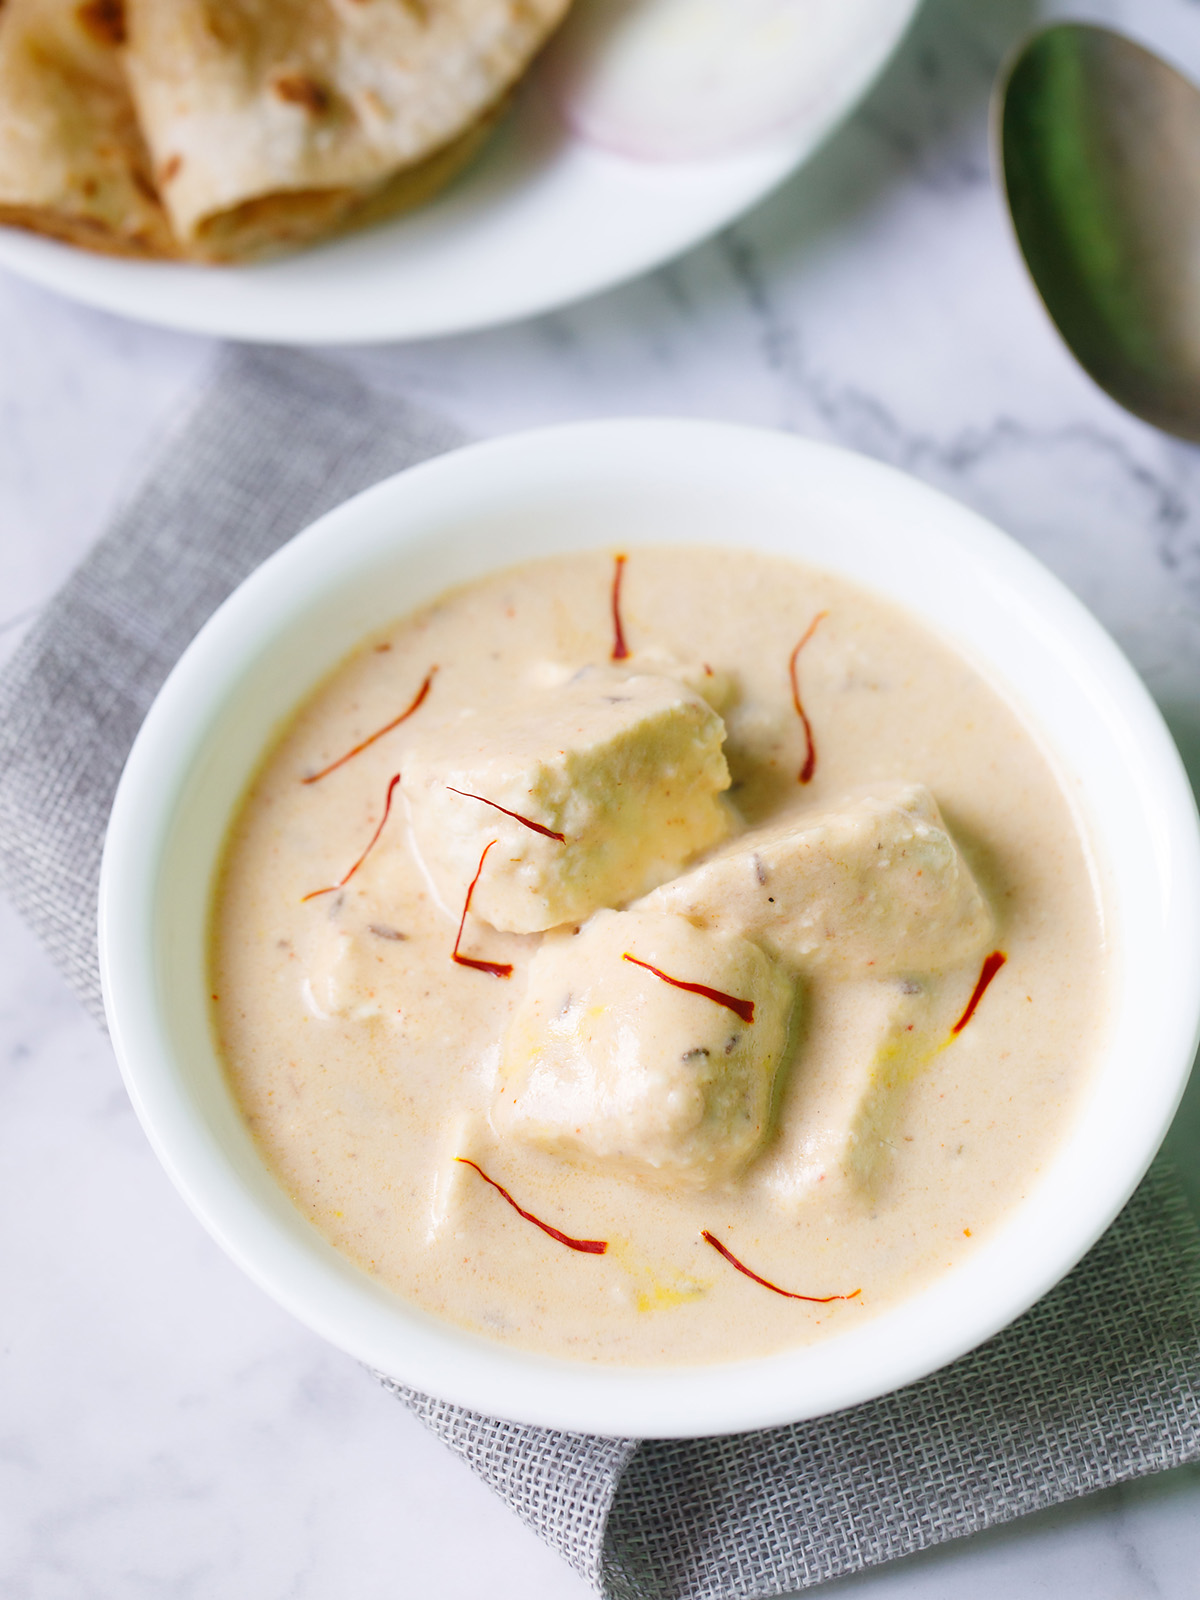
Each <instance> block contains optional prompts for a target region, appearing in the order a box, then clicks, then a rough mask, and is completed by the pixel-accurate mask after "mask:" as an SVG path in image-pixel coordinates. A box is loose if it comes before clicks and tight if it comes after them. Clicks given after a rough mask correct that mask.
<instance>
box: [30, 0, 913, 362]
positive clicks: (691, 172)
mask: <svg viewBox="0 0 1200 1600" xmlns="http://www.w3.org/2000/svg"><path fill="white" fill-rule="evenodd" d="M838 3H840V4H842V5H846V6H855V7H857V8H858V9H859V10H860V11H861V14H862V19H863V24H862V32H863V37H862V41H861V46H860V48H859V49H858V50H857V51H855V52H852V53H850V55H849V56H848V58H847V61H846V65H845V66H844V68H843V70H842V71H840V72H838V73H835V74H832V75H831V76H830V78H829V80H828V81H827V82H825V83H823V84H821V85H819V86H814V89H815V92H814V94H813V96H812V98H811V99H810V100H809V101H808V102H807V110H806V112H805V114H804V117H803V119H802V120H801V121H798V122H797V123H796V124H795V125H794V126H792V127H791V128H789V129H788V131H787V132H786V134H781V135H780V136H779V137H778V138H777V139H775V140H774V141H772V142H771V143H769V144H763V145H758V146H755V147H754V148H753V149H747V150H745V151H743V152H740V153H738V154H735V155H731V156H728V157H727V158H725V159H723V160H719V161H717V160H713V161H696V162H674V163H666V164H655V163H649V162H638V161H632V160H627V159H625V158H623V157H620V156H617V155H612V154H609V153H607V152H605V151H602V150H598V149H595V148H593V147H590V146H588V145H585V144H582V143H580V142H579V141H578V140H576V139H574V138H572V137H571V136H570V134H568V133H567V132H566V130H565V129H564V127H563V125H562V123H561V120H560V119H559V118H558V116H557V115H555V114H554V113H553V112H552V110H551V108H550V106H549V102H548V99H547V97H546V95H545V94H544V92H543V90H542V88H541V86H540V83H539V81H538V79H537V78H536V75H535V77H534V79H533V81H532V82H531V83H530V84H529V85H528V87H527V89H526V91H525V93H524V94H523V95H522V96H521V97H520V99H519V102H518V104H517V106H516V108H515V109H514V112H513V114H512V115H511V117H510V118H509V120H508V123H507V125H506V127H505V128H503V129H502V130H501V131H500V133H498V134H497V136H496V137H495V138H494V139H493V141H492V142H491V144H490V146H489V148H488V150H487V151H486V152H485V154H484V156H483V157H482V158H481V160H480V161H479V162H477V163H476V164H475V165H474V166H473V167H472V168H471V169H470V171H469V172H467V173H466V174H464V176H463V177H462V178H461V179H460V180H459V181H458V182H456V183H455V184H454V185H452V187H451V188H450V189H449V190H447V192H446V193H445V194H444V195H443V196H442V197H440V198H439V199H438V200H435V201H434V202H432V203H431V204H430V205H427V206H424V207H422V208H421V209H420V210H418V211H415V212H413V213H412V214H411V215H410V216H406V217H401V218H398V219H397V220H396V221H394V222H390V223H387V224H384V225H383V226H380V227H378V228H373V229H371V230H369V231H367V232H364V233H360V234H353V235H350V236H348V237H346V238H344V239H338V240H336V241H334V242H332V243H329V244H324V245H319V246H315V247H314V248H312V249H309V250H305V251H303V252H300V253H298V254H296V255H294V256H289V257H286V258H285V259H283V260H280V261H273V262H270V263H266V264H263V265H261V266H250V267H221V268H212V267H192V266H182V265H178V264H175V263H170V262H142V261H124V260H119V259H115V258H112V257H106V256H98V255H94V254H91V253H89V252H88V251H86V250H77V249H74V248H72V247H71V246H69V245H62V244H58V243H56V242H55V241H53V240H50V239H41V238H38V237H36V236H35V235H33V234H26V233H22V232H20V231H19V230H17V229H8V228H0V266H5V267H8V268H9V269H10V270H11V271H13V272H16V273H19V274H21V275H22V276H23V277H26V278H30V279H32V280H33V281H34V282H35V283H39V284H42V285H43V286H44V287H46V288H48V289H54V290H57V291H58V293H60V294H65V295H68V296H69V297H70V298H72V299H74V300H81V301H83V302H84V303H85V304H86V305H92V306H98V307H100V308H101V309H102V310H105V311H115V312H117V313H118V314H120V315H121V316H126V317H133V318H135V319H137V320H138V321H141V322H154V323H159V324H161V325H162V326H164V327H169V328H179V329H182V330H184V331H186V332H189V333H203V334H214V335H217V336H219V337H224V338H230V339H247V340H254V341H258V342H264V343H275V344H302V345H317V344H354V343H379V342H382V341H384V340H391V339H423V338H429V337H431V336H433V335H436V334H447V333H460V332H463V331H465V330H467V329H470V328H481V327H487V326H490V325H492V324H494V323H500V322H509V321H512V320H514V319H516V318H519V317H526V316H532V315H534V314H535V313H537V312H541V311H548V310H551V309H552V308H553V307H555V306H560V305H564V304H566V303H568V302H569V301H572V300H578V299H580V298H582V297H583V296H585V295H589V294H593V293H595V292H596V291H598V290H600V289H604V288H608V287H610V286H611V285H613V284H615V283H620V282H622V281H623V280H624V279H626V278H632V277H635V276H637V274H638V273H641V272H645V271H647V270H649V269H650V268H651V267H654V266H657V265H658V264H659V263H660V262H663V261H666V260H669V259H670V258H671V257H672V256H675V255H678V254H679V252H680V251H683V250H686V249H688V248H689V246H691V245H693V244H695V243H697V242H698V241H699V240H701V239H703V238H705V237H707V235H709V234H711V233H713V232H715V231H716V230H717V229H719V228H721V227H724V225H725V224H726V223H728V222H730V221H731V220H732V219H733V218H734V217H736V216H738V215H739V213H741V212H742V211H745V210H746V209H747V208H748V207H749V206H752V205H753V204H754V203H755V201H757V200H759V199H761V198H762V196H763V195H765V194H766V193H767V192H768V191H769V190H771V189H773V188H774V187H775V186H776V184H778V183H779V182H780V181H781V180H782V179H783V178H785V177H786V176H787V174H788V173H789V172H791V171H792V170H793V169H794V168H795V167H796V166H798V165H799V163H800V162H802V161H803V160H805V158H806V157H807V156H809V155H810V154H811V153H812V151H813V150H814V149H815V148H816V147H817V145H818V144H820V143H821V141H822V140H823V139H824V138H825V137H826V136H827V135H828V134H829V132H830V131H831V130H832V129H833V128H834V126H836V124H837V123H838V122H840V121H841V119H842V118H843V117H845V116H846V115H847V114H848V113H849V111H850V110H851V109H852V108H853V107H854V106H855V105H856V104H857V102H858V101H859V100H860V99H861V98H862V96H863V95H864V94H865V93H866V91H867V89H868V88H869V87H870V85H871V83H872V82H873V81H874V79H875V77H876V76H877V75H878V73H879V72H880V71H881V70H882V68H883V66H884V64H885V63H886V61H887V60H888V57H889V56H890V55H891V54H892V52H893V51H894V49H895V48H896V46H897V44H898V43H899V41H900V38H901V36H902V34H903V33H904V30H905V28H906V27H907V25H908V23H909V21H910V19H911V17H912V16H913V14H914V12H915V11H916V9H917V5H918V3H919V0H885V3H884V4H882V5H881V3H880V0H838ZM881 17H882V18H883V19H885V20H884V23H883V25H881Z"/></svg>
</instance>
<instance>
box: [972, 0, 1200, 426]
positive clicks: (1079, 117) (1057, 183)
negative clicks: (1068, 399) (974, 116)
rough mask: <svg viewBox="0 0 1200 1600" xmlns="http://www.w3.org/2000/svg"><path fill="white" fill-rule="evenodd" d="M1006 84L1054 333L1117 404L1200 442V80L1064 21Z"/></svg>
mask: <svg viewBox="0 0 1200 1600" xmlns="http://www.w3.org/2000/svg"><path fill="white" fill-rule="evenodd" d="M997 95H998V105H997V109H998V118H997V122H998V128H997V132H998V141H997V142H998V145H999V155H1000V162H1001V167H1002V173H1003V180H1004V187H1005V190H1006V193H1007V196H1008V205H1009V209H1010V211H1011V212H1012V219H1013V223H1014V225H1015V227H1016V232H1017V239H1018V241H1019V242H1020V246H1021V249H1022V251H1023V253H1024V256H1025V260H1026V263H1027V265H1028V267H1029V270H1030V272H1031V274H1032V275H1033V281H1034V283H1035V284H1036V286H1037V289H1038V292H1039V294H1040V295H1041V297H1042V299H1043V301H1044V302H1045V304H1046V309H1047V310H1048V311H1049V313H1050V315H1051V317H1052V318H1053V319H1054V321H1055V323H1056V324H1057V325H1058V330H1059V332H1060V333H1061V334H1062V336H1063V338H1064V339H1065V340H1066V341H1067V344H1068V345H1069V346H1070V348H1071V350H1072V351H1073V353H1074V354H1075V356H1076V358H1077V359H1078V361H1079V362H1080V364H1081V365H1082V366H1083V367H1084V368H1085V370H1086V371H1087V372H1089V373H1090V374H1091V376H1092V377H1093V378H1094V379H1095V380H1096V382H1097V383H1098V384H1099V385H1100V386H1101V388H1103V389H1106V390H1107V391H1108V393H1109V394H1110V395H1111V396H1112V397H1113V399H1114V400H1116V401H1117V402H1118V403H1119V404H1120V405H1123V406H1125V407H1126V408H1127V409H1128V410H1130V411H1132V412H1134V413H1135V414H1136V415H1137V416H1139V417H1143V418H1145V420H1146V421H1147V422H1152V423H1154V424H1155V425H1156V426H1157V427H1159V428H1163V429H1165V430H1166V431H1167V432H1168V433H1175V434H1179V435H1180V436H1181V437H1182V438H1185V439H1192V440H1195V441H1197V442H1200V89H1197V88H1196V87H1195V85H1193V84H1192V83H1190V82H1189V81H1188V79H1186V78H1184V77H1183V76H1182V75H1181V74H1180V73H1178V72H1176V70H1175V69H1174V68H1173V67H1171V66H1168V65H1167V63H1166V62H1165V61H1162V60H1160V59H1159V58H1158V57H1157V56H1155V55H1152V54H1151V53H1150V52H1149V51H1148V50H1144V49H1142V47H1141V46H1140V45H1136V44H1134V43H1133V42H1132V41H1131V40H1129V39H1126V38H1123V37H1122V36H1121V35H1120V34H1117V33H1113V32H1110V31H1109V30H1108V29H1107V28H1097V27H1091V26H1088V25H1085V24H1082V23H1060V24H1058V25H1056V26H1053V27H1049V28H1046V29H1045V30H1044V31H1042V32H1040V33H1037V34H1035V35H1034V36H1033V38H1032V39H1030V41H1029V42H1028V44H1026V45H1025V47H1024V49H1022V50H1021V52H1020V53H1019V55H1018V56H1017V58H1016V60H1015V61H1014V63H1013V65H1012V67H1011V69H1010V71H1009V72H1008V75H1007V78H1006V79H1005V80H1003V81H1002V82H1001V84H1000V85H999V87H998V91H997Z"/></svg>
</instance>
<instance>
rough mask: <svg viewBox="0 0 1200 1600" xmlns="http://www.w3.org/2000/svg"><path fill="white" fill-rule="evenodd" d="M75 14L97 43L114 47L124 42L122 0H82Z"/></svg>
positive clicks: (123, 6)
mask: <svg viewBox="0 0 1200 1600" xmlns="http://www.w3.org/2000/svg"><path fill="white" fill-rule="evenodd" d="M75 15H76V17H77V18H78V19H79V25H80V27H81V28H83V30H84V31H85V32H86V33H89V34H90V35H91V36H92V38H93V39H94V40H95V41H96V43H97V44H107V45H112V46H113V47H116V46H118V45H123V44H124V43H125V5H124V0H82V4H80V5H78V6H76V8H75Z"/></svg>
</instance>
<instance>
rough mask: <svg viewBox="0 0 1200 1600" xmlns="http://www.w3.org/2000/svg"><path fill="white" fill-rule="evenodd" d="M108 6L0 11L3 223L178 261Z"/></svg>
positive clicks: (46, 0)
mask: <svg viewBox="0 0 1200 1600" xmlns="http://www.w3.org/2000/svg"><path fill="white" fill-rule="evenodd" d="M123 40H124V29H123V24H122V18H121V11H120V7H119V6H117V5H115V4H113V3H112V0H93V3H85V4H80V3H79V0H7V4H6V5H3V6H2V7H0V223H9V224H15V225H16V226H19V227H25V228H32V229H34V230H35V231H36V232H39V233H48V234H51V235H52V236H53V237H55V238H58V239H65V240H67V241H68V242H69V243H71V244H79V245H85V246H87V248H89V249H92V250H103V251H107V252H110V253H115V254H118V255H141V256H145V255H157V256H162V255H172V254H174V253H175V241H174V235H173V233H172V230H171V226H170V223H169V222H168V220H167V217H166V215H165V213H164V211H163V208H162V205H161V203H160V201H159V198H158V194H157V192H156V189H155V185H154V182H153V179H152V176H151V168H150V157H149V153H148V151H147V149H146V146H145V143H144V141H143V139H142V136H141V132H140V130H139V128H138V123H137V118H136V116H135V115H134V109H133V102H132V100H131V98H130V95H129V90H128V87H127V85H126V81H125V73H124V68H123V65H122V59H121V45H122V43H123Z"/></svg>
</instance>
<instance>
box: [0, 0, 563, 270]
mask: <svg viewBox="0 0 1200 1600" xmlns="http://www.w3.org/2000/svg"><path fill="white" fill-rule="evenodd" d="M569 4H570V0H8V3H7V4H4V0H0V222H10V223H16V224H18V225H21V226H25V227H32V228H35V229H38V230H39V231H41V232H45V233H51V234H54V235H56V236H57V237H59V238H63V239H67V240H69V241H70V242H72V243H76V244H83V245H87V246H90V247H92V248H99V249H105V250H110V251H118V252H122V253H129V254H143V255H166V256H169V255H181V256H185V257H189V258H192V259H198V260H210V261H236V260H242V259H248V258H250V257H253V256H258V255H263V254H268V253H271V252H274V251H277V250H280V249H284V248H288V247H292V246H296V245H300V244H304V243H306V242H308V241H310V240H312V239H313V238H316V237H319V236H320V235H323V234H326V233H329V232H332V231H335V230H338V229H342V228H346V227H351V226H357V225H359V224H361V223H364V222H367V221H375V220H378V219H379V218H381V217H383V216H387V215H390V214H392V213H393V212H395V211H398V210H402V209H404V208H406V207H408V206H411V205H414V204H418V203H419V202H420V201H422V200H425V199H427V198H429V196H430V195H431V194H433V193H434V192H435V191H436V190H437V189H438V188H440V187H441V186H442V185H443V184H444V183H445V182H447V181H448V179H449V178H450V177H452V176H453V174H454V173H455V172H457V171H458V170H459V168H460V167H461V166H462V165H463V164H464V163H465V162H466V161H467V160H469V159H470V157H471V156H472V155H473V154H474V152H475V150H476V149H477V148H478V146H479V145H480V143H481V142H482V140H483V139H484V137H485V136H486V134H487V132H488V130H489V129H490V127H491V125H492V123H493V122H494V121H495V119H496V117H497V115H498V114H499V110H500V109H501V108H502V106H503V104H504V103H505V100H506V99H507V96H508V93H509V91H510V89H511V87H512V85H513V84H514V83H515V81H516V80H517V79H518V78H519V77H520V75H521V74H522V73H523V72H524V70H525V69H526V67H527V66H528V65H529V62H530V61H531V59H532V57H533V56H534V54H535V53H536V51H537V50H538V48H539V47H540V46H541V45H542V43H543V42H544V41H545V39H546V37H547V36H548V34H549V33H550V32H551V31H552V30H553V28H554V27H555V26H556V25H557V23H558V22H559V21H560V20H561V18H562V16H563V15H564V13H565V12H566V10H567V8H568V6H569Z"/></svg>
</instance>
